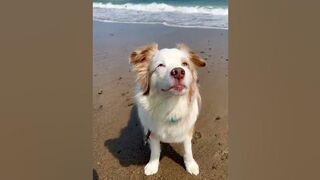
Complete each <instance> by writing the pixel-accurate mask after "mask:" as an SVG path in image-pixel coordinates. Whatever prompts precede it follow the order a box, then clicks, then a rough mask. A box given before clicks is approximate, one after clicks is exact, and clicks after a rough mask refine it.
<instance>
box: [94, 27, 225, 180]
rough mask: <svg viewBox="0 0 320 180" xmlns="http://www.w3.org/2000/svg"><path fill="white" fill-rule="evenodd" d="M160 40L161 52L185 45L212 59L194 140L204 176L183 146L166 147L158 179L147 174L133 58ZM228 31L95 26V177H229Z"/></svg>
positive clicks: (203, 79) (203, 75)
mask: <svg viewBox="0 0 320 180" xmlns="http://www.w3.org/2000/svg"><path fill="white" fill-rule="evenodd" d="M150 42H157V43H158V44H159V47H160V48H170V47H174V46H175V44H176V43H179V42H183V43H186V44H187V45H189V46H190V47H191V48H192V49H194V50H195V51H196V52H198V53H199V55H200V56H201V57H203V58H205V59H206V60H207V66H206V67H204V68H202V69H199V78H200V93H201V96H202V99H203V106H202V110H201V112H200V116H199V119H198V121H197V123H196V133H195V135H194V140H193V152H194V158H195V160H196V161H197V162H198V164H199V167H200V174H199V175H198V176H192V175H189V174H188V173H187V171H186V170H185V168H184V165H183V158H182V156H181V155H182V152H183V151H182V148H181V145H180V144H162V156H161V160H160V167H159V171H158V173H157V174H156V175H153V176H148V177H147V176H145V175H144V172H143V167H144V165H145V164H146V163H147V162H148V158H149V153H150V151H149V148H148V146H144V145H143V140H142V139H143V135H142V131H141V129H140V124H139V121H138V119H137V112H136V107H135V105H134V104H133V99H132V97H133V88H134V73H133V72H130V66H129V64H128V56H129V54H130V52H131V51H132V50H134V49H135V48H137V47H139V46H142V45H145V44H148V43H150ZM227 43H228V31H227V30H215V29H195V28H176V27H166V26H163V25H142V24H116V23H99V22H94V24H93V59H94V60H93V157H94V160H93V173H94V177H93V178H94V179H99V180H105V179H227V178H228V153H229V148H228V135H227V133H228V109H227V107H228V105H227V102H228V96H227V94H228V93H227V91H228V83H227V82H228V44H227Z"/></svg>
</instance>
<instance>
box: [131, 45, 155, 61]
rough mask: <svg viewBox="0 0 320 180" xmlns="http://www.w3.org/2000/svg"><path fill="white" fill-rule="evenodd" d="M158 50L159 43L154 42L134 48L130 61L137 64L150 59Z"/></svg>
mask: <svg viewBox="0 0 320 180" xmlns="http://www.w3.org/2000/svg"><path fill="white" fill-rule="evenodd" d="M157 51H158V44H156V43H152V44H149V45H146V46H144V47H141V48H138V49H136V50H134V51H133V52H132V53H131V54H130V57H129V63H130V64H133V65H136V64H138V63H142V62H146V61H150V60H151V59H152V57H153V56H154V55H155V53H156V52H157Z"/></svg>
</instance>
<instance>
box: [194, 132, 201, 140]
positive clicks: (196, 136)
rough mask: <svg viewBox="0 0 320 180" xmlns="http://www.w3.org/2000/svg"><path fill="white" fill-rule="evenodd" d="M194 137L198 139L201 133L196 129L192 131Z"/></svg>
mask: <svg viewBox="0 0 320 180" xmlns="http://www.w3.org/2000/svg"><path fill="white" fill-rule="evenodd" d="M194 138H195V139H200V138H201V133H200V132H199V131H196V132H195V133H194Z"/></svg>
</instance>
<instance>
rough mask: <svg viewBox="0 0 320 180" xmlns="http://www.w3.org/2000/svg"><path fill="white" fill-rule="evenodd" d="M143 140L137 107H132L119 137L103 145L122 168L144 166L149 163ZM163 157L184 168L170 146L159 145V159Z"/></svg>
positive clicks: (148, 154)
mask: <svg viewBox="0 0 320 180" xmlns="http://www.w3.org/2000/svg"><path fill="white" fill-rule="evenodd" d="M143 139H144V135H143V131H142V127H141V124H140V121H139V117H138V111H137V107H136V106H135V105H134V106H133V107H132V109H131V113H130V118H129V121H128V124H127V126H126V127H125V128H123V129H122V130H121V133H120V137H118V138H114V139H108V140H106V141H105V143H104V145H105V147H106V148H108V149H109V151H110V152H111V153H112V155H113V156H114V157H116V158H117V159H118V160H119V163H120V164H121V165H122V166H124V167H128V166H130V165H145V164H147V163H148V161H149V157H150V149H149V147H148V145H144V143H143ZM164 156H167V157H169V158H171V159H172V160H173V161H175V162H176V163H177V164H180V165H181V166H182V167H183V168H185V167H184V162H183V158H182V156H181V155H180V154H178V153H177V152H176V151H175V150H174V149H173V148H172V147H171V146H170V144H166V143H162V144H161V157H160V159H162V158H163V157H164Z"/></svg>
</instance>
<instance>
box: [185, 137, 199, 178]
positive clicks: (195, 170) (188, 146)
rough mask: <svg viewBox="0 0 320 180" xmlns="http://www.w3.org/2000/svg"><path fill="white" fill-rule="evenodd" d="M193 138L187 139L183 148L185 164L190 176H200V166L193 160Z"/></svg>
mask: <svg viewBox="0 0 320 180" xmlns="http://www.w3.org/2000/svg"><path fill="white" fill-rule="evenodd" d="M191 139H192V137H189V136H188V137H187V138H186V139H185V140H184V141H183V147H184V157H183V158H184V164H185V166H186V169H187V171H188V172H189V173H190V174H193V175H198V174H199V166H198V164H197V162H196V161H195V160H194V159H193V155H192V143H191Z"/></svg>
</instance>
